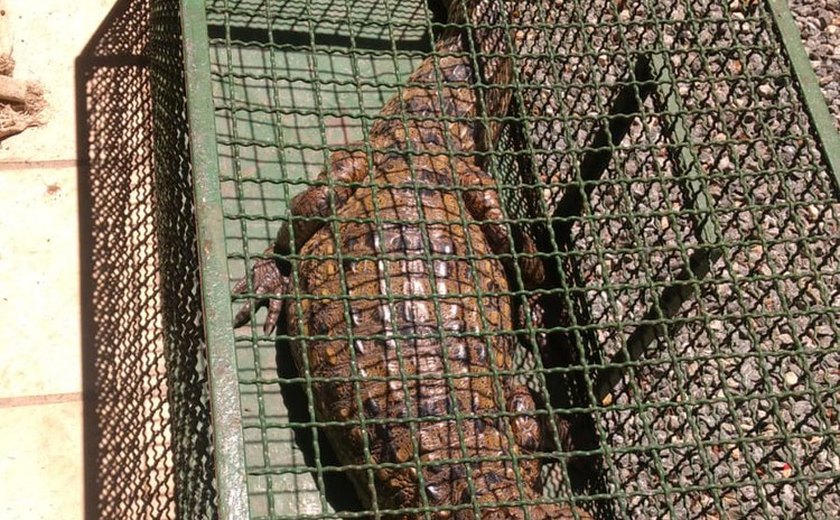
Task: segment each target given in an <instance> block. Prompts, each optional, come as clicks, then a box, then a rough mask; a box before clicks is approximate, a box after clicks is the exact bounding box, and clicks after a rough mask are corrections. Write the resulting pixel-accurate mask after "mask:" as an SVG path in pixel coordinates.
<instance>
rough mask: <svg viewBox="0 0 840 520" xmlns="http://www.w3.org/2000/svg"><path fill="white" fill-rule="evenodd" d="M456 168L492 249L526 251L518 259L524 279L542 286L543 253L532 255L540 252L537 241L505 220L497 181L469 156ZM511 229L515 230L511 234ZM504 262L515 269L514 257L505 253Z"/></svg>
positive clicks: (510, 270) (501, 252) (468, 203)
mask: <svg viewBox="0 0 840 520" xmlns="http://www.w3.org/2000/svg"><path fill="white" fill-rule="evenodd" d="M455 172H456V176H457V178H458V182H459V184H460V185H461V187H462V188H464V192H463V193H464V194H463V199H464V204H465V206H466V208H467V210H468V211H469V212H470V214H471V215H472V217H473V218H474V219H475V220H476V221H477V222H478V224H477V225H478V226H480V228H481V231H482V232H483V233H484V236H485V237H486V238H487V241H488V243H489V244H490V247H491V248H492V249H493V252H494V253H495V254H497V255H509V254H510V253H512V252H513V251H511V249H513V250H514V251H515V252H518V253H524V254H525V255H520V256H519V257H518V258H517V261H516V263H517V264H518V265H519V269H520V271H521V273H522V278H523V283H524V284H525V287H526V288H533V287H537V286H539V285H540V284H541V283H542V281H543V280H544V279H545V268H544V266H543V262H542V259H541V258H540V257H538V256H530V255H532V254H534V253H536V252H537V245H536V243H535V242H534V241H533V240H532V239H531V237H529V236H528V235H527V234H526V233H524V232H523V231H522V229H521V227H520V226H518V225H515V224H514V225H510V226H509V225H507V224H506V223H505V216H504V211H503V210H502V204H501V201H500V199H499V190H498V186H497V184H496V181H495V180H494V179H493V177H492V176H491V175H490V174H489V173H487V172H486V171H484V170H483V169H481V168H480V167H479V166H477V165H475V163H473V162H472V161H468V160H458V164H457V165H456V168H455ZM509 231H512V232H513V236H512V237H511V235H510V232H509ZM511 238H513V247H511V240H510V239H511ZM502 263H503V264H504V266H505V269H506V270H507V271H508V275H511V274H512V273H514V272H515V271H514V267H513V266H514V262H513V259H512V258H511V257H509V256H505V257H504V258H503V260H502Z"/></svg>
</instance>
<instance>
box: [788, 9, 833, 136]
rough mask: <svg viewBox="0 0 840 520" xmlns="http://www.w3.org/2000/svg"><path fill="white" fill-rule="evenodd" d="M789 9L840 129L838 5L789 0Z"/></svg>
mask: <svg viewBox="0 0 840 520" xmlns="http://www.w3.org/2000/svg"><path fill="white" fill-rule="evenodd" d="M790 8H791V11H793V16H794V19H795V20H796V24H797V25H798V26H799V30H800V32H802V39H803V41H804V43H805V49H806V50H807V51H808V57H809V58H810V59H811V65H812V66H813V67H814V71H816V73H817V76H818V77H819V78H820V87H822V91H823V95H825V98H826V101H827V102H828V104H829V108H830V109H831V112H832V113H833V114H834V118H835V120H836V121H837V128H838V129H840V2H837V1H835V0H790Z"/></svg>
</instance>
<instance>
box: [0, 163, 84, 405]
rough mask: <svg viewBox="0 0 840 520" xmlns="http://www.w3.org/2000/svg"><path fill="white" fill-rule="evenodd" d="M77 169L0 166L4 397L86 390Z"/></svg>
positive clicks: (0, 388)
mask: <svg viewBox="0 0 840 520" xmlns="http://www.w3.org/2000/svg"><path fill="white" fill-rule="evenodd" d="M77 206H78V204H77V197H76V170H75V168H62V169H29V170H24V171H17V170H4V169H2V165H0V207H2V208H3V209H4V212H5V214H6V215H10V216H13V217H12V218H8V217H7V218H4V219H3V220H4V222H3V225H2V226H0V345H2V346H3V348H0V397H14V396H23V395H39V394H54V393H65V392H80V391H81V388H82V383H81V346H80V343H79V342H80V339H79V338H80V330H79V327H80V319H79V237H78V235H79V232H78V224H77V222H78V208H77Z"/></svg>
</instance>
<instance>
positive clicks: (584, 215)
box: [152, 0, 840, 518]
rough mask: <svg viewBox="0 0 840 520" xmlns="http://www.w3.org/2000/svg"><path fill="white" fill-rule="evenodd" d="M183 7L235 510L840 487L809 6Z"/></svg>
mask: <svg viewBox="0 0 840 520" xmlns="http://www.w3.org/2000/svg"><path fill="white" fill-rule="evenodd" d="M153 4H154V2H153ZM164 4H165V3H164V2H160V3H159V6H163V5H164ZM181 9H182V10H181V16H182V21H183V28H184V51H185V53H184V70H185V71H186V80H187V93H186V94H187V99H188V104H187V107H188V109H189V111H188V113H184V112H182V108H179V106H180V105H167V101H168V100H172V99H174V98H173V96H177V95H178V91H177V89H173V88H172V85H174V84H170V83H169V82H161V83H159V88H158V90H156V91H155V92H154V100H155V102H156V103H160V105H159V106H160V107H162V108H161V110H160V111H159V112H157V113H158V114H159V115H161V116H164V117H173V118H174V119H178V118H179V117H184V116H186V115H188V116H189V117H188V122H189V132H190V133H189V135H190V140H189V146H190V151H191V156H190V161H191V162H190V164H189V168H190V169H191V172H192V177H190V179H192V180H191V181H189V182H194V184H195V186H194V188H195V193H196V197H195V200H194V202H190V201H185V200H184V199H183V192H180V191H176V192H173V191H171V190H169V191H166V190H167V189H168V187H167V186H161V188H162V189H164V190H165V191H166V193H168V196H170V197H173V199H172V201H171V202H172V204H170V206H171V207H173V208H178V207H180V208H181V209H182V210H183V208H184V207H185V206H184V205H186V207H188V208H190V207H192V206H191V204H193V203H194V204H195V211H196V217H197V222H196V224H197V231H198V251H199V256H200V258H201V260H202V270H201V276H202V278H201V280H202V297H203V301H204V311H205V312H204V315H203V316H204V327H205V332H206V335H207V337H206V340H207V345H208V356H209V362H210V383H211V387H212V388H213V392H212V395H211V396H210V400H211V402H212V405H213V426H214V432H213V433H214V435H215V438H216V443H215V447H216V452H215V456H216V463H217V468H218V476H219V477H218V482H217V487H218V492H219V508H220V511H221V514H222V516H224V517H244V516H250V517H252V518H367V517H380V518H388V517H393V518H449V517H458V518H460V517H470V518H472V517H484V518H495V517H521V518H526V517H530V518H543V517H556V516H559V515H560V514H566V515H568V517H569V518H572V517H578V518H585V517H587V515H592V516H594V517H597V518H612V517H622V518H633V517H660V516H673V517H686V518H707V517H710V518H711V517H733V518H751V517H795V516H797V517H798V516H805V517H813V518H828V517H831V516H832V512H836V511H838V510H840V496H838V492H837V489H838V485H837V484H838V479H840V448H838V445H837V443H838V419H837V411H838V410H837V405H838V403H837V390H838V384H840V383H839V382H840V349H838V337H840V329H838V324H837V315H838V312H840V271H838V260H840V255H838V250H837V246H838V223H840V214H838V211H839V210H840V206H838V203H837V198H836V194H837V189H838V186H837V179H838V167H840V160H838V153H840V149H838V144H837V143H838V139H837V135H836V132H835V131H834V129H833V125H832V122H831V121H826V113H827V112H826V110H825V106H824V104H821V103H822V101H821V99H820V98H819V94H818V93H817V94H816V95H815V93H814V91H813V89H810V88H809V87H808V85H807V81H806V82H803V78H804V79H807V78H808V76H807V74H808V72H809V71H808V69H807V66H808V65H807V63H804V65H803V56H804V54H803V52H802V49H801V46H800V44H799V42H798V41H795V39H796V37H797V35H796V34H795V29H793V32H791V27H792V26H791V22H790V15H789V13H787V10H786V8H785V6H784V5H782V4H780V3H779V2H777V1H775V0H771V1H768V2H761V1H750V0H735V1H733V2H720V1H711V0H702V1H691V2H689V1H682V0H593V1H590V2H577V1H560V0H546V1H540V2H524V1H519V0H507V1H504V2H502V1H501V0H500V1H491V0H481V1H479V0H470V1H466V2H440V3H434V2H431V3H427V2H426V1H424V0H409V1H401V2H396V1H393V0H340V1H328V0H323V1H321V0H285V1H279V0H276V1H275V0H242V1H238V0H207V1H206V2H204V3H193V2H188V3H185V4H184V5H183V6H182V8H181ZM161 12H166V13H168V14H169V15H170V16H172V13H174V12H175V11H174V6H172V5H168V4H167V8H166V9H164V10H163V11H161ZM170 21H171V19H170ZM156 31H157V32H156ZM152 33H153V34H158V35H159V37H160V38H161V41H168V42H169V44H170V45H171V44H172V43H173V41H176V40H173V39H170V38H174V36H173V35H175V36H177V31H176V30H175V28H174V27H173V26H172V25H163V24H161V25H159V26H155V25H154V24H153V25H152ZM158 65H159V66H160V67H161V70H170V67H172V66H173V65H174V64H173V63H170V62H167V63H164V62H160V63H159V64H158ZM161 122H162V124H164V125H165V124H169V123H166V122H165V121H161ZM166 135H168V134H164V137H162V138H161V139H160V140H159V141H158V142H156V151H157V153H158V154H162V156H164V157H170V158H176V159H177V160H176V162H175V163H166V164H170V165H171V166H170V167H171V168H174V169H177V170H178V171H183V170H182V168H184V167H185V164H184V163H182V162H181V161H183V160H185V158H184V157H183V155H177V154H176V155H172V154H171V153H170V150H175V149H177V150H183V148H178V147H183V146H185V143H184V142H183V141H182V140H181V137H183V136H180V134H179V135H173V136H171V137H172V139H171V140H170V139H167V138H165V136H166ZM179 136H180V137H179ZM325 171H326V172H328V174H326V175H323V174H321V173H322V172H325ZM348 172H350V173H348ZM358 172H361V173H358ZM182 188H185V189H188V188H191V187H190V186H187V185H186V184H185V185H183V186H180V188H178V189H182ZM301 194H303V195H301ZM299 195H300V196H299ZM296 196H299V197H298V198H297V199H295V197H296ZM179 201H180V202H179ZM442 201H443V202H442ZM447 201H448V202H447ZM450 210H451V211H450ZM281 229H285V230H287V231H286V232H287V233H288V234H289V235H291V237H288V236H286V235H284V234H283V233H281V237H280V240H278V242H279V243H278V245H275V246H273V244H274V243H275V237H276V236H277V234H278V231H279V230H281ZM182 231H183V232H186V233H188V231H184V230H182ZM286 232H284V233H286ZM176 233H178V231H176ZM353 233H356V234H355V235H354V234H353ZM296 237H297V239H296ZM348 237H349V238H348ZM286 238H289V240H286ZM353 244H356V245H353ZM359 244H360V245H359ZM383 244H384V245H383ZM357 246H358V247H357ZM272 247H273V249H268V250H266V248H272ZM260 262H262V264H260ZM255 264H259V265H271V266H275V268H277V269H278V273H279V274H278V276H279V277H282V278H283V279H289V280H291V282H289V284H288V286H287V287H285V288H284V290H283V291H280V292H278V293H277V294H268V295H267V294H265V290H266V288H265V287H263V286H261V285H260V284H259V283H255V281H254V279H252V278H251V276H250V275H249V274H248V273H249V272H250V270H251V269H252V268H253V266H254V265H255ZM535 266H536V267H535ZM537 272H541V274H539V275H538V274H535V273H537ZM241 279H244V280H246V282H247V283H246V284H245V288H244V290H243V291H241V294H236V295H233V293H234V292H235V291H233V288H234V285H235V284H236V282H237V281H238V280H241ZM232 295H233V296H232ZM267 296H268V298H266V297H267ZM190 297H191V298H192V297H194V293H190ZM266 299H267V300H269V301H271V302H274V303H272V307H273V308H275V310H277V307H278V303H282V307H283V311H282V312H283V315H282V316H281V318H280V320H279V322H278V328H277V333H276V334H273V333H267V332H265V331H264V330H263V328H262V326H261V325H262V324H263V323H264V321H265V315H264V314H258V313H256V312H255V311H256V309H257V307H258V304H260V303H265V301H266ZM242 304H245V305H246V306H248V307H247V308H249V309H250V311H249V313H248V317H249V318H251V320H250V323H249V324H247V325H244V326H242V327H239V328H236V329H235V331H234V329H233V327H232V323H233V316H234V314H235V313H236V312H237V309H238V308H239V306H240V305H242ZM190 316H191V318H190V319H193V316H194V314H190ZM523 389H524V390H523ZM441 392H443V393H441ZM442 396H445V397H442ZM528 428H536V430H538V432H539V433H533V431H536V430H529V429H528ZM523 431H524V433H523ZM430 432H431V433H430ZM528 432H531V433H530V435H531V437H529V434H528ZM434 435H437V436H438V437H436V439H437V440H436V441H435V442H437V444H436V445H435V446H436V447H429V443H431V444H434V442H432V441H431V440H429V438H430V436H434ZM441 439H444V440H441ZM353 489H355V490H356V492H351V491H350V490H353ZM494 514H496V515H500V516H492V515H494ZM456 515H463V516H456ZM541 515H542V516H541Z"/></svg>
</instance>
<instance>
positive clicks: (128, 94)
mask: <svg viewBox="0 0 840 520" xmlns="http://www.w3.org/2000/svg"><path fill="white" fill-rule="evenodd" d="M183 63H184V58H183V47H182V40H181V30H180V11H179V7H178V3H177V1H152V0H124V1H119V2H116V4H115V5H114V7H113V9H112V10H111V12H110V13H109V14H108V16H107V17H106V18H105V20H104V21H103V23H102V24H101V26H100V27H99V29H98V30H97V32H96V33H95V34H94V35H93V36H92V37H91V39H90V41H89V42H88V44H87V45H86V47H85V48H84V49H83V51H82V53H81V54H80V56H79V57H78V58H77V60H76V71H75V72H76V95H77V103H78V104H77V107H76V108H77V114H78V115H77V118H78V119H77V124H78V163H79V179H78V181H79V182H78V184H79V190H78V191H79V221H80V224H79V235H80V264H81V288H82V289H81V308H82V344H83V347H82V348H83V350H82V359H83V380H84V391H85V396H84V452H85V453H84V456H85V459H84V460H85V515H86V517H87V518H102V519H119V520H122V519H125V518H200V519H204V518H207V519H209V518H215V517H216V516H217V515H216V487H215V480H214V468H215V466H214V457H213V450H212V436H211V428H210V427H211V420H210V408H209V400H210V392H209V386H208V377H207V360H206V351H205V340H204V332H203V330H202V308H201V300H200V297H201V291H200V286H199V270H198V254H197V253H198V252H197V247H196V246H197V241H196V228H195V223H194V221H195V216H194V212H195V209H194V207H195V204H194V199H193V187H192V182H193V176H192V168H191V163H190V161H189V159H188V143H187V128H188V127H187V121H186V112H185V105H186V89H185V87H186V86H185V81H184V68H183ZM56 254H59V255H60V254H66V252H61V251H57V252H56Z"/></svg>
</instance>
